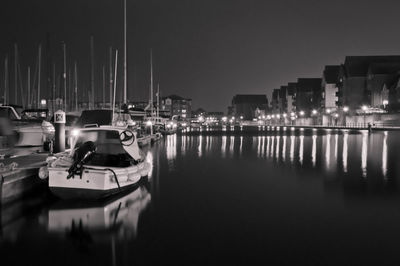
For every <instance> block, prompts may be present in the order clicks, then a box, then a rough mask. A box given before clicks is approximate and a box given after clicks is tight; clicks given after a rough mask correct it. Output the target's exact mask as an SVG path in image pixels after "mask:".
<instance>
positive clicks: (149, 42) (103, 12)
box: [0, 0, 400, 112]
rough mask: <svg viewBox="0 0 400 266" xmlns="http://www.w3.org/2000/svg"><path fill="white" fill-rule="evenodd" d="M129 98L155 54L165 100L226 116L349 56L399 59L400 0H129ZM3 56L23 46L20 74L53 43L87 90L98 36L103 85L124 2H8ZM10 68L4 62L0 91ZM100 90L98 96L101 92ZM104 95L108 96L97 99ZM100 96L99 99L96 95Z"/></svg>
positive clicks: (141, 96)
mask: <svg viewBox="0 0 400 266" xmlns="http://www.w3.org/2000/svg"><path fill="white" fill-rule="evenodd" d="M127 3H128V11H127V13H128V82H129V83H128V84H129V85H128V86H129V88H128V89H129V92H128V96H129V98H130V99H131V100H145V99H147V97H148V93H149V92H148V88H149V54H150V48H152V49H153V57H154V69H155V80H156V81H155V83H156V84H157V83H159V84H160V88H161V91H162V94H163V95H164V96H166V95H169V94H178V95H181V96H183V97H188V98H192V99H193V105H194V107H195V108H197V107H203V108H205V109H206V110H208V111H224V112H226V108H227V106H228V105H229V104H230V101H231V99H232V97H233V95H235V94H240V93H251V94H252V93H254V94H267V95H268V97H269V98H270V95H271V92H272V90H273V89H274V88H278V87H279V86H281V85H284V84H286V83H287V82H292V81H295V80H296V79H297V78H299V77H320V76H321V73H322V70H323V67H324V65H327V64H339V63H341V62H343V60H344V57H345V56H346V55H378V54H379V55H388V54H400V22H399V21H400V20H399V12H400V2H399V1H396V0H393V1H391V0H380V1H361V0H360V1H349V0H335V1H323V0H315V1H314V0H303V1H299V0H276V1H269V0H238V1H235V0H186V1H184V0H142V1H139V0H127ZM1 4H2V6H1V9H0V23H1V24H0V31H1V42H0V59H1V62H3V60H4V56H5V55H6V53H8V54H10V55H12V53H13V50H12V48H13V43H14V42H17V43H18V46H19V50H20V57H21V69H22V72H25V71H26V68H27V66H28V65H31V66H32V67H34V64H35V58H36V54H37V46H38V44H39V42H41V43H42V44H43V45H45V44H46V34H47V33H50V34H51V35H50V36H51V46H52V49H53V54H54V58H55V61H56V62H57V69H58V71H61V67H62V64H61V56H62V50H61V41H62V40H64V41H65V42H66V44H67V50H68V51H67V53H68V65H69V67H72V61H73V60H77V62H78V67H79V80H80V85H81V89H83V88H85V86H86V87H87V86H88V84H89V80H90V76H89V60H90V57H89V54H90V53H89V47H90V46H89V44H90V35H93V36H94V40H95V53H96V55H95V57H96V73H97V75H96V82H97V83H96V87H98V88H100V87H101V82H100V80H101V76H100V73H101V67H102V64H106V65H107V66H108V62H107V59H108V55H107V52H108V47H109V46H110V45H111V46H113V47H114V48H118V49H119V52H120V55H121V56H120V57H119V61H120V62H121V64H120V65H119V76H120V77H119V80H118V87H119V88H120V89H122V79H121V77H122V52H123V50H122V48H123V0H69V1H61V0H35V1H32V0H2V1H1ZM3 65H4V63H1V65H0V71H1V72H0V73H1V74H0V79H1V85H0V87H1V90H2V84H3V81H2V80H3V72H4V70H3V68H4V67H3ZM99 91H100V90H99ZM98 97H100V95H98ZM98 99H100V98H98Z"/></svg>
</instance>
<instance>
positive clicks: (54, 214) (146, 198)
mask: <svg viewBox="0 0 400 266" xmlns="http://www.w3.org/2000/svg"><path fill="white" fill-rule="evenodd" d="M150 201H151V195H150V193H149V192H148V190H147V188H146V187H144V186H140V187H138V188H137V189H135V190H134V191H132V192H130V193H125V194H124V195H119V196H118V197H112V198H110V199H108V200H105V201H102V202H98V203H96V202H92V203H86V204H84V203H81V202H79V203H78V202H76V203H75V202H59V203H58V204H55V205H54V206H53V207H51V208H50V209H49V212H48V227H47V229H48V232H49V233H60V234H65V233H66V232H67V236H69V237H73V238H82V237H83V238H85V237H87V236H90V235H91V234H95V233H96V234H97V233H101V232H106V233H107V232H109V231H114V234H113V237H117V238H125V239H126V238H135V236H136V232H137V227H138V222H139V217H140V213H141V212H142V211H144V210H145V209H146V207H147V206H148V205H149V203H150Z"/></svg>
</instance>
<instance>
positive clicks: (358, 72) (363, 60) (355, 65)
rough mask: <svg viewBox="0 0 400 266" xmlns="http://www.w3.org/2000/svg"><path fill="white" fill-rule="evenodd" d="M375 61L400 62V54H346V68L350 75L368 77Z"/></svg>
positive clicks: (347, 73)
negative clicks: (370, 67)
mask: <svg viewBox="0 0 400 266" xmlns="http://www.w3.org/2000/svg"><path fill="white" fill-rule="evenodd" d="M373 63H400V56H399V55H384V56H346V59H345V62H344V68H345V70H346V75H347V76H348V77H366V76H367V74H368V69H369V66H370V65H371V64H373Z"/></svg>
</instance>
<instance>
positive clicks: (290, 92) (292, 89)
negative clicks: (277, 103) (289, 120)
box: [287, 82, 297, 95]
mask: <svg viewBox="0 0 400 266" xmlns="http://www.w3.org/2000/svg"><path fill="white" fill-rule="evenodd" d="M296 86H297V82H289V83H288V85H287V90H288V95H293V94H294V93H295V92H296Z"/></svg>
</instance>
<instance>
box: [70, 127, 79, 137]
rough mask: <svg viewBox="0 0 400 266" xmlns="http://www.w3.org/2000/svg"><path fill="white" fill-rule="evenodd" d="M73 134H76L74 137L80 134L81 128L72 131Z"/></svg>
mask: <svg viewBox="0 0 400 266" xmlns="http://www.w3.org/2000/svg"><path fill="white" fill-rule="evenodd" d="M71 135H72V136H74V137H77V136H79V129H77V128H75V129H73V130H72V131H71Z"/></svg>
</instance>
